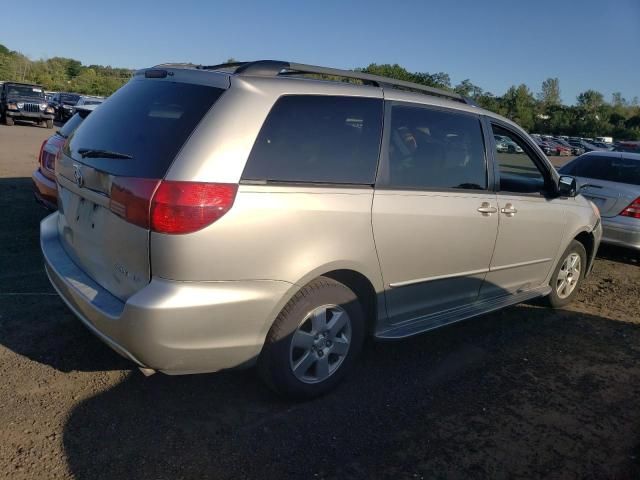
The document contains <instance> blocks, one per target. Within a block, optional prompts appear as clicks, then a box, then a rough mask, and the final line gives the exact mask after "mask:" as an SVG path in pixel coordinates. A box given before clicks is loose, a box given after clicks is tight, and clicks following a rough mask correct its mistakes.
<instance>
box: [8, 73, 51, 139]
mask: <svg viewBox="0 0 640 480" xmlns="http://www.w3.org/2000/svg"><path fill="white" fill-rule="evenodd" d="M53 114H54V110H53V107H51V106H49V104H48V103H47V101H46V100H45V98H44V89H43V88H42V87H41V86H39V85H31V84H28V83H15V82H6V83H3V84H2V87H1V90H0V116H1V117H2V120H3V121H4V124H5V125H13V124H14V123H15V121H16V120H28V121H31V122H36V123H38V124H40V125H43V126H45V125H46V127H47V128H53Z"/></svg>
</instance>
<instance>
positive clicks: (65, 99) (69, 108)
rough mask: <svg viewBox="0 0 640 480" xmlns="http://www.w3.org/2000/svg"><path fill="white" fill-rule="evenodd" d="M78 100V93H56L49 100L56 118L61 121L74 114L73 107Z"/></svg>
mask: <svg viewBox="0 0 640 480" xmlns="http://www.w3.org/2000/svg"><path fill="white" fill-rule="evenodd" d="M78 100H80V95H78V94H77V93H65V92H61V93H56V94H55V95H54V96H53V100H52V102H51V103H52V104H53V107H54V108H55V113H56V119H57V120H60V121H61V122H66V121H67V120H69V119H70V118H71V117H72V116H73V114H74V111H73V107H75V105H76V103H78Z"/></svg>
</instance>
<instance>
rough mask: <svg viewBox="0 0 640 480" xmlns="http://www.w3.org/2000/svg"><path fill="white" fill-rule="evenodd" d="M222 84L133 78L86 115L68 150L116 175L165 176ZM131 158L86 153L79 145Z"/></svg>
mask: <svg viewBox="0 0 640 480" xmlns="http://www.w3.org/2000/svg"><path fill="white" fill-rule="evenodd" d="M223 92H224V90H223V89H220V88H215V87H208V86H204V85H193V84H189V83H173V82H167V81H156V80H134V81H131V82H129V83H127V84H126V85H125V86H123V87H122V88H121V89H120V90H118V91H117V92H116V93H114V94H113V95H112V96H111V97H109V99H108V100H107V101H106V102H104V103H103V104H102V105H101V106H100V108H98V109H96V110H95V111H94V112H92V113H91V115H89V117H87V119H86V121H85V122H84V124H83V125H82V128H80V129H78V130H76V131H75V132H74V133H73V134H72V135H71V138H70V141H69V143H68V147H67V150H66V151H65V153H66V154H67V155H71V157H72V158H73V159H74V160H77V161H80V162H82V163H84V164H87V165H91V166H92V167H94V168H96V169H98V170H101V171H103V172H107V173H111V174H113V175H118V176H128V177H147V178H162V177H164V175H165V174H166V172H167V170H168V169H169V166H170V164H171V162H172V161H173V159H174V158H175V156H176V154H177V153H178V151H179V150H180V148H181V147H182V145H183V144H184V143H185V142H186V140H187V138H189V135H190V134H191V132H193V130H194V129H195V127H196V126H197V125H198V123H199V122H200V120H201V119H202V117H203V116H204V114H205V113H206V112H207V111H208V110H209V109H210V108H211V106H212V105H213V104H214V103H215V101H216V100H217V99H218V98H219V97H220V95H221V94H222V93H223ZM83 149H88V150H98V151H108V152H115V153H118V154H123V155H127V156H130V157H132V158H130V159H129V158H117V159H115V158H101V157H97V158H92V157H85V158H82V157H81V155H80V154H79V153H78V150H83Z"/></svg>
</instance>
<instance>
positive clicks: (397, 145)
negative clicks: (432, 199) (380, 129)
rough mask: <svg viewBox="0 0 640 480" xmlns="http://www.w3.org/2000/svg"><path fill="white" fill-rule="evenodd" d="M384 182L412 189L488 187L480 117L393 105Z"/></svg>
mask: <svg viewBox="0 0 640 480" xmlns="http://www.w3.org/2000/svg"><path fill="white" fill-rule="evenodd" d="M386 153H387V161H388V166H387V168H386V169H385V170H384V171H382V172H381V176H380V182H379V183H380V184H381V185H385V186H389V187H391V188H400V189H402V188H409V189H435V190H439V189H445V190H446V189H470V190H485V189H486V188H487V169H486V160H485V148H484V140H483V136H482V128H481V125H480V120H479V119H478V118H477V117H475V116H474V115H468V114H464V113H456V112H450V111H444V110H436V109H430V108H423V107H412V106H404V105H394V106H393V108H392V111H391V125H390V130H389V144H388V146H387V147H386Z"/></svg>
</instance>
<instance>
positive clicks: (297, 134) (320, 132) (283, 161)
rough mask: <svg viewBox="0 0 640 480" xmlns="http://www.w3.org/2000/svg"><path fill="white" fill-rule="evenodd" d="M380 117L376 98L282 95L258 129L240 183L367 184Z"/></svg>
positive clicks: (377, 146)
mask: <svg viewBox="0 0 640 480" xmlns="http://www.w3.org/2000/svg"><path fill="white" fill-rule="evenodd" d="M382 114H383V108H382V100H380V99H375V98H362V97H342V96H321V95H288V96H284V97H282V98H280V99H279V100H278V101H277V102H276V103H275V105H274V106H273V108H272V109H271V112H270V113H269V116H268V117H267V119H266V121H265V123H264V125H263V126H262V129H261V130H260V133H259V134H258V138H257V139H256V142H255V144H254V145H253V149H252V150H251V154H250V155H249V159H248V160H247V165H246V166H245V169H244V172H243V174H242V179H243V180H250V181H267V182H268V181H272V182H295V183H330V184H360V185H363V184H364V185H371V184H373V183H374V182H375V176H376V168H377V164H378V152H379V149H380V137H381V132H382Z"/></svg>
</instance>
